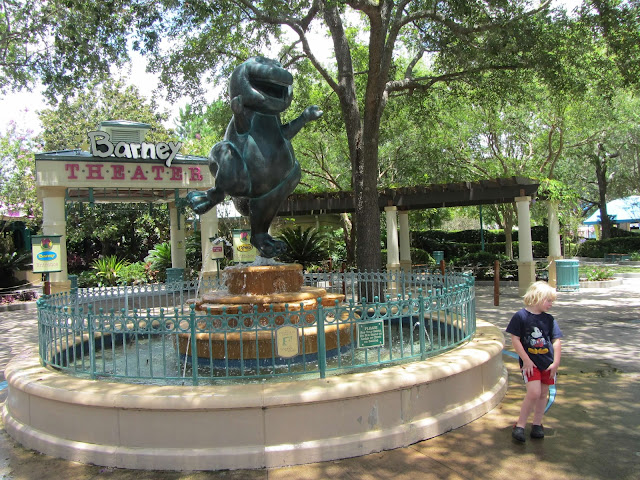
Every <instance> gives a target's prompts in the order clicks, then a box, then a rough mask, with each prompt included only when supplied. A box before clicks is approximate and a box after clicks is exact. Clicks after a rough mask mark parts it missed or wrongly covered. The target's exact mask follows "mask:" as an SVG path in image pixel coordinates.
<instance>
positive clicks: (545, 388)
mask: <svg viewBox="0 0 640 480" xmlns="http://www.w3.org/2000/svg"><path fill="white" fill-rule="evenodd" d="M548 395H549V385H546V384H544V383H542V384H541V385H540V396H539V397H538V399H537V401H536V404H535V407H534V410H533V422H532V423H533V424H534V425H542V416H543V415H544V409H545V408H546V406H547V397H548Z"/></svg>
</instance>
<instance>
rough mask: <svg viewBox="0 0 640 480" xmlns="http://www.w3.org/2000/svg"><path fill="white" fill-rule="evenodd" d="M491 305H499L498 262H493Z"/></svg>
mask: <svg viewBox="0 0 640 480" xmlns="http://www.w3.org/2000/svg"><path fill="white" fill-rule="evenodd" d="M493 305H495V306H496V307H497V306H498V305H500V261H499V260H496V261H495V262H493Z"/></svg>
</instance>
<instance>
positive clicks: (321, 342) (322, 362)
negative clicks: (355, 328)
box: [302, 297, 340, 378]
mask: <svg viewBox="0 0 640 480" xmlns="http://www.w3.org/2000/svg"><path fill="white" fill-rule="evenodd" d="M317 301H318V310H317V312H318V313H317V315H318V318H317V320H316V330H317V332H316V333H317V336H318V370H320V378H325V377H326V376H327V342H326V338H325V336H324V308H323V307H322V298H320V297H318V299H317ZM302 311H304V310H302ZM338 321H339V320H338V319H337V318H336V328H337V327H338V326H339V325H338V324H337V322H338ZM338 349H340V345H339V344H338Z"/></svg>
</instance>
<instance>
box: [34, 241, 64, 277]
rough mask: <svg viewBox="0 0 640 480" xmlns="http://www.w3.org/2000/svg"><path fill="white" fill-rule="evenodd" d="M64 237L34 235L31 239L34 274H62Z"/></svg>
mask: <svg viewBox="0 0 640 480" xmlns="http://www.w3.org/2000/svg"><path fill="white" fill-rule="evenodd" d="M61 237H62V235H34V236H32V237H31V254H32V257H33V273H49V272H61V271H62V262H61V256H60V238H61Z"/></svg>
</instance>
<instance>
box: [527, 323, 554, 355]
mask: <svg viewBox="0 0 640 480" xmlns="http://www.w3.org/2000/svg"><path fill="white" fill-rule="evenodd" d="M529 345H530V347H528V348H527V351H528V352H529V353H532V354H545V353H549V349H548V348H547V345H546V342H545V339H544V338H543V337H542V332H541V331H540V329H539V328H538V327H533V332H531V335H530V338H529Z"/></svg>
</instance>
